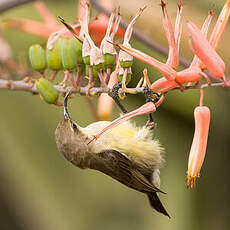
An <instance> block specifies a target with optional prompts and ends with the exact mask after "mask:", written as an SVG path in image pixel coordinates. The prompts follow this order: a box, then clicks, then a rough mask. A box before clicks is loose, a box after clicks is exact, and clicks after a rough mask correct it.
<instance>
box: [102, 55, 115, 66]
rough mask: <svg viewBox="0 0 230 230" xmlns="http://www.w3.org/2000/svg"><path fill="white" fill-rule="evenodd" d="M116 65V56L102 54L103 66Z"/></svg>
mask: <svg viewBox="0 0 230 230" xmlns="http://www.w3.org/2000/svg"><path fill="white" fill-rule="evenodd" d="M115 64H116V55H113V54H110V53H106V54H104V65H105V66H114V65H115Z"/></svg>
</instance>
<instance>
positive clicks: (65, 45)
mask: <svg viewBox="0 0 230 230" xmlns="http://www.w3.org/2000/svg"><path fill="white" fill-rule="evenodd" d="M60 47H61V60H62V65H63V68H64V69H66V70H73V69H75V68H76V67H77V54H76V49H75V47H74V46H73V43H72V42H71V39H70V38H62V39H61V42H60Z"/></svg>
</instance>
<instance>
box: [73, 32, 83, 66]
mask: <svg viewBox="0 0 230 230" xmlns="http://www.w3.org/2000/svg"><path fill="white" fill-rule="evenodd" d="M71 43H72V46H73V47H74V48H75V51H76V55H77V64H84V62H83V58H82V43H81V42H80V41H79V40H78V39H76V38H74V37H73V38H71Z"/></svg>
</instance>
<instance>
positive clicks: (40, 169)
mask: <svg viewBox="0 0 230 230" xmlns="http://www.w3.org/2000/svg"><path fill="white" fill-rule="evenodd" d="M130 2H131V1H114V6H118V5H119V6H120V7H121V13H122V16H123V17H124V18H125V19H127V20H128V19H129V18H130V16H133V15H134V13H135V11H136V9H137V8H138V7H141V6H143V5H145V4H147V6H148V8H147V9H146V11H145V12H144V14H143V15H142V16H141V18H140V20H138V22H137V25H136V27H137V28H139V29H141V30H142V31H143V32H144V33H147V34H148V35H149V36H151V37H152V38H154V39H156V40H158V41H159V42H160V43H161V44H164V45H167V40H166V38H165V35H164V32H163V28H162V23H161V9H160V6H159V1H158V0H157V1H156V0H154V1H150V0H149V1H147V0H146V1H137V0H134V1H132V4H130ZM224 2H225V1H222V0H221V1H220V0H219V1H216V6H215V12H216V15H218V13H219V11H220V9H221V6H222V5H223V4H224ZM45 3H46V4H47V6H48V8H49V9H50V10H51V12H52V13H53V14H54V15H55V16H57V15H61V16H62V17H64V18H65V19H66V20H67V21H70V22H71V21H74V20H75V17H76V12H77V2H76V1H74V0H65V1H48V0H47V1H45ZM168 3H169V4H168V7H169V9H168V11H169V14H170V16H172V18H173V21H174V20H175V16H176V4H177V1H173V0H168ZM212 3H213V1H208V0H203V1H189V0H187V1H185V9H184V27H183V29H184V31H183V37H182V45H181V54H182V55H184V56H186V57H187V58H189V59H191V57H192V53H191V51H190V49H189V46H188V42H187V38H188V37H187V34H186V28H185V22H186V20H191V21H193V22H194V23H196V24H197V25H199V26H200V25H201V24H202V22H203V21H204V19H205V17H206V15H207V11H208V9H209V8H210V7H211V5H212ZM94 14H95V15H96V11H94ZM12 17H20V18H30V19H33V20H40V17H39V15H38V13H37V12H36V10H35V8H34V7H33V4H32V3H30V4H27V5H23V6H20V7H17V8H15V9H11V10H9V11H7V12H5V13H4V14H2V15H1V19H8V18H12ZM216 18H217V16H215V17H214V21H215V20H216ZM213 24H214V23H212V26H213ZM3 35H4V37H5V38H6V39H7V41H8V42H9V43H10V45H11V47H12V49H13V52H14V55H15V58H16V59H18V57H19V55H21V54H23V53H24V54H27V50H28V47H29V46H30V45H31V44H34V43H40V44H45V40H44V39H40V38H38V37H36V36H33V35H29V34H26V33H23V32H20V31H16V30H13V29H7V30H4V31H3ZM229 39H230V26H228V27H227V29H226V32H225V34H224V38H223V40H222V42H221V44H220V47H219V50H218V51H219V54H221V56H222V57H223V59H224V60H225V61H226V66H227V71H226V74H227V75H229V76H230V72H229V71H228V66H229V64H230V63H229V56H230V52H229ZM132 41H133V46H134V47H137V48H139V49H141V50H142V51H144V52H147V53H149V54H151V55H152V56H153V55H155V56H156V57H157V58H162V57H159V55H157V54H156V53H154V52H153V51H151V50H150V49H149V48H148V47H145V46H144V45H143V44H141V43H140V42H138V41H135V40H134V39H132ZM162 60H163V59H162ZM144 67H147V68H148V70H149V75H151V78H152V79H154V78H159V73H157V72H156V71H153V69H152V68H151V67H148V66H147V65H143V64H142V63H140V62H139V61H135V65H134V68H133V73H134V75H135V79H136V81H138V79H139V78H140V76H142V70H143V68H144ZM205 92H206V93H205V104H206V105H208V106H209V107H210V109H211V126H210V135H209V141H208V149H207V155H206V159H205V162H204V165H203V168H202V171H201V178H200V179H198V181H197V187H196V188H195V189H192V190H190V189H187V188H186V186H185V179H186V170H187V160H188V153H189V149H190V145H191V141H192V137H193V129H194V121H193V110H194V108H195V106H196V105H197V104H198V103H199V91H195V90H190V91H189V92H185V93H181V92H172V93H169V94H168V96H167V99H166V101H165V102H164V103H163V105H162V106H161V107H160V108H159V110H158V111H157V112H156V114H155V119H156V122H157V128H156V130H155V136H156V138H159V139H160V141H161V144H162V145H163V146H164V148H165V160H166V162H165V165H164V167H163V168H162V170H161V184H162V185H161V188H162V190H163V191H165V192H167V195H161V199H162V202H163V203H164V205H165V207H166V209H167V210H168V212H169V213H170V215H171V217H172V218H171V219H168V218H167V217H165V216H163V215H160V214H158V213H156V212H155V211H153V210H152V209H151V208H150V206H149V204H148V201H147V199H146V196H145V195H143V194H140V193H138V192H136V191H133V190H131V189H129V188H126V187H125V186H123V185H121V184H120V183H118V182H116V181H114V180H112V179H111V178H109V177H107V176H105V175H103V174H101V173H99V172H96V171H91V170H84V171H83V170H80V169H78V168H76V167H74V166H73V165H71V164H70V163H68V162H67V161H66V160H65V159H64V158H63V157H62V155H61V154H60V153H59V152H58V150H57V147H56V144H55V137H54V131H55V128H56V126H57V124H58V122H59V121H60V119H62V111H61V108H57V107H55V106H52V105H48V104H45V103H44V102H43V101H41V100H40V98H39V97H38V96H32V95H31V94H28V93H26V92H13V91H7V90H0V102H1V112H0V162H1V165H0V180H1V186H0V229H23V230H24V229H39V230H40V229H49V230H50V229H57V230H59V229H60V230H63V229H67V230H73V229H82V230H88V229H94V230H96V229H100V230H101V229H110V230H113V229H114V230H115V229H116V230H117V229H132V230H138V229H146V230H150V229H162V230H166V229H167V230H168V229H170V230H173V229H175V230H184V229H186V230H190V229H196V230H200V229H209V230H215V229H222V230H225V229H226V230H227V229H230V211H229V206H230V196H229V190H230V180H229V174H230V170H229V163H230V156H229V143H230V135H229V132H230V128H229V127H230V119H229V117H230V109H229V108H230V106H229V98H230V96H229V95H230V91H229V89H222V88H210V89H207V90H205ZM92 101H93V102H94V103H96V98H94V99H92ZM143 101H144V99H143V97H141V96H129V97H128V98H127V99H126V100H125V104H126V106H127V108H128V109H129V110H132V109H134V108H137V107H138V106H140V105H141V104H143ZM70 113H71V116H72V118H73V119H75V120H76V121H78V122H79V124H80V125H82V126H86V125H87V124H90V123H91V122H93V121H94V118H93V116H92V114H91V113H90V110H89V108H88V107H87V104H86V103H85V100H84V98H83V97H81V96H79V95H78V96H76V97H75V98H74V100H71V102H70ZM118 115H119V110H118V109H117V108H115V110H114V113H113V116H112V118H116V117H117V116H118ZM146 119H147V117H146V116H143V117H139V118H136V119H134V121H135V122H136V123H137V124H138V125H143V124H145V122H146Z"/></svg>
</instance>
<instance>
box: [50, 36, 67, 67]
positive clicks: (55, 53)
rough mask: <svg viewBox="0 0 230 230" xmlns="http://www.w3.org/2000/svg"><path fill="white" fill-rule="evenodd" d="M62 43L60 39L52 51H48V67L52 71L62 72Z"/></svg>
mask: <svg viewBox="0 0 230 230" xmlns="http://www.w3.org/2000/svg"><path fill="white" fill-rule="evenodd" d="M60 42H61V40H60V39H58V40H57V41H56V43H55V45H54V47H53V48H52V49H47V50H46V60H47V65H48V67H49V68H50V69H52V70H61V69H62V68H63V66H62V60H61V54H60V45H59V43H60Z"/></svg>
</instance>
